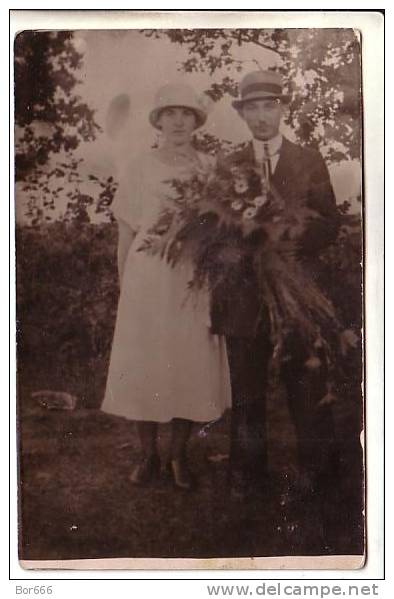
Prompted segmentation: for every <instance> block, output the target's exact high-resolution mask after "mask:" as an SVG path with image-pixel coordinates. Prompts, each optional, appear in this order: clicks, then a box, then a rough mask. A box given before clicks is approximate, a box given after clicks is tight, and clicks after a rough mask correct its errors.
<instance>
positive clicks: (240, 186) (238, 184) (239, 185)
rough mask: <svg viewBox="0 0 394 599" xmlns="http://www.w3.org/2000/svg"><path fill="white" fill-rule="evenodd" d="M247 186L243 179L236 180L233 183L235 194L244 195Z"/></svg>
mask: <svg viewBox="0 0 394 599" xmlns="http://www.w3.org/2000/svg"><path fill="white" fill-rule="evenodd" d="M248 188H249V185H248V182H247V181H246V180H245V179H236V180H235V181H234V189H235V191H236V193H245V191H248Z"/></svg>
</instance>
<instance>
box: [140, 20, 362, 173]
mask: <svg viewBox="0 0 394 599" xmlns="http://www.w3.org/2000/svg"><path fill="white" fill-rule="evenodd" d="M144 33H145V35H146V36H148V37H150V38H152V39H161V38H163V37H164V38H167V39H169V40H170V41H171V42H172V43H175V44H179V45H181V46H184V47H186V48H187V50H188V57H187V59H186V60H184V61H183V62H182V63H181V65H180V68H181V69H182V70H184V71H185V72H187V73H193V72H206V73H208V74H209V75H210V76H213V75H214V76H215V81H214V82H212V84H211V86H210V88H209V89H208V90H206V91H207V93H208V94H209V95H210V96H211V98H212V99H213V100H215V101H217V100H220V99H221V98H222V97H223V96H224V95H225V94H230V95H231V96H236V95H237V81H236V80H235V78H234V70H235V72H236V71H239V72H240V71H241V70H242V69H243V66H245V65H244V63H245V62H246V61H244V60H238V59H237V58H236V56H237V50H239V49H240V48H241V47H242V46H247V48H248V50H250V59H249V60H248V61H247V62H248V65H247V66H248V67H250V69H249V70H252V69H253V68H256V69H258V68H261V62H260V60H259V57H260V56H261V50H270V51H273V52H275V53H276V55H277V69H278V70H279V71H280V72H281V73H282V75H283V78H284V82H285V87H286V91H288V92H289V93H290V94H291V96H292V100H291V103H290V106H289V112H288V115H287V117H286V123H287V124H288V125H290V126H291V127H292V129H293V130H294V133H295V135H296V137H297V138H298V140H299V141H300V142H301V143H305V144H309V145H315V146H319V147H320V148H321V149H322V150H323V152H324V154H325V155H326V157H327V159H328V160H329V161H332V162H337V161H340V160H343V159H353V158H357V159H359V158H360V110H361V91H360V84H361V76H360V42H359V39H358V37H357V35H356V33H355V32H354V31H353V30H352V29H186V30H185V29H182V30H180V29H168V30H145V31H144ZM253 62H254V63H255V64H254V67H253V65H252V64H251V63H253Z"/></svg>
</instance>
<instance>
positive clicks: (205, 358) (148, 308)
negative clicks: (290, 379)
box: [102, 85, 231, 489]
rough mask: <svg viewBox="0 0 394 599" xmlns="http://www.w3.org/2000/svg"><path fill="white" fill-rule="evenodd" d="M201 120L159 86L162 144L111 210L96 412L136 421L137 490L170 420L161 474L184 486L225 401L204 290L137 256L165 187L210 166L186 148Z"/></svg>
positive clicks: (189, 95) (187, 92) (191, 99)
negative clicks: (106, 345) (107, 324)
mask: <svg viewBox="0 0 394 599" xmlns="http://www.w3.org/2000/svg"><path fill="white" fill-rule="evenodd" d="M206 117H207V115H206V112H205V110H204V109H203V107H202V105H201V103H200V101H199V98H198V96H197V95H196V93H195V92H194V90H193V89H192V88H190V87H189V86H185V85H167V86H164V87H163V88H161V89H160V90H159V91H158V94H157V97H156V103H155V107H154V108H153V110H152V111H151V112H150V115H149V120H150V122H151V124H152V125H153V126H154V127H156V128H157V129H160V130H161V132H162V136H163V144H162V145H161V147H160V149H157V150H152V151H150V152H148V153H146V154H144V155H141V156H139V157H138V158H137V159H136V160H135V161H133V162H132V163H131V164H128V165H127V167H126V169H125V172H124V173H123V176H122V177H121V180H120V186H119V189H118V191H117V193H116V197H115V199H114V203H113V212H114V214H115V216H116V219H117V221H118V225H119V245H118V268H119V277H120V287H121V293H120V299H119V306H118V313H117V321H116V327H115V333H114V340H113V345H112V352H111V360H110V367H109V372H108V380H107V389H106V394H105V399H104V402H103V405H102V409H103V410H104V411H105V412H108V413H111V414H116V415H118V416H123V417H125V418H128V419H130V420H133V421H136V423H137V431H138V435H139V439H140V444H141V450H142V456H141V461H140V463H139V464H138V466H137V467H136V468H135V470H134V471H133V472H132V474H131V477H130V478H131V481H132V482H133V483H135V484H147V483H149V482H151V481H153V480H154V479H155V478H156V477H157V476H158V475H159V473H160V458H159V454H158V449H157V429H158V424H159V423H162V422H170V421H171V429H172V436H171V447H170V458H169V461H168V464H167V467H168V471H169V473H170V475H171V477H172V479H173V482H174V484H175V485H176V486H177V487H180V488H183V489H190V488H192V486H193V479H192V476H191V474H190V470H189V468H188V464H187V459H186V453H187V443H188V440H189V437H190V433H191V429H192V423H193V422H208V421H212V420H216V419H218V418H220V417H221V416H222V414H223V412H224V410H225V409H226V408H227V407H229V406H230V402H231V399H230V397H231V395H230V379H229V371H228V363H227V355H226V349H225V343H224V339H223V338H221V337H218V336H214V335H212V334H211V333H210V329H209V326H210V321H209V297H208V292H201V293H199V295H198V296H197V297H190V296H188V282H189V281H190V278H191V273H192V265H191V264H182V265H177V266H175V267H171V266H169V265H168V263H167V262H166V261H165V260H163V259H161V258H160V257H159V256H152V255H150V254H148V253H147V252H146V251H143V250H142V251H141V246H142V245H143V242H144V240H145V239H146V238H147V236H148V233H149V229H150V228H151V227H152V226H154V225H155V224H156V223H157V221H158V218H159V215H160V214H161V211H162V210H163V209H164V207H165V205H166V203H167V206H168V201H169V196H170V194H171V185H170V183H169V181H170V180H171V179H174V178H182V177H187V176H188V175H189V174H190V172H191V169H193V168H195V166H196V164H198V163H200V164H201V161H204V160H207V159H208V157H207V156H204V155H201V154H199V153H197V152H196V151H195V149H194V148H193V145H192V136H193V132H194V130H195V129H196V128H198V127H200V126H201V125H203V124H204V122H205V121H206Z"/></svg>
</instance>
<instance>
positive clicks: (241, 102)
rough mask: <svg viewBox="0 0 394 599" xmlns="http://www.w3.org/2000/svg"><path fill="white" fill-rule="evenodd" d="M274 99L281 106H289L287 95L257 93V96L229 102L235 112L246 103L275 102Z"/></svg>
mask: <svg viewBox="0 0 394 599" xmlns="http://www.w3.org/2000/svg"><path fill="white" fill-rule="evenodd" d="M276 99H279V100H281V102H283V104H289V102H290V100H291V96H289V95H287V94H264V93H259V94H256V95H253V96H250V97H248V98H243V99H242V100H234V101H233V102H231V104H232V107H233V108H235V110H239V109H240V108H242V106H244V105H245V104H247V103H248V102H253V101H254V100H276Z"/></svg>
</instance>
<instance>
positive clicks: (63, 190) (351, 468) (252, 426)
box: [14, 27, 367, 568]
mask: <svg viewBox="0 0 394 599" xmlns="http://www.w3.org/2000/svg"><path fill="white" fill-rule="evenodd" d="M362 46H363V40H362V36H361V35H360V32H359V31H357V30H356V29H354V28H347V27H343V28H329V27H322V28H306V27H304V28H299V27H294V28H290V27H284V28H275V29H272V28H266V29H262V28H255V29H250V28H242V27H240V28H236V29H234V28H208V29H202V28H189V29H185V28H173V29H164V28H162V29H142V28H141V29H137V28H134V29H105V30H104V29H72V30H70V29H58V30H44V29H30V30H22V31H19V32H18V33H17V35H16V36H15V39H14V92H15V99H14V108H15V123H14V124H15V146H14V148H15V221H16V222H15V231H16V233H15V236H16V276H17V289H16V301H17V411H18V422H17V427H18V477H19V478H18V520H19V525H18V542H19V559H20V560H21V563H25V564H27V563H28V564H30V566H28V567H34V563H35V562H37V563H39V562H41V561H48V560H57V561H59V560H60V561H63V560H91V559H107V558H134V559H136V564H137V565H136V567H138V559H141V558H144V559H164V560H166V559H169V558H179V559H186V560H190V559H192V560H212V561H211V562H209V564H210V565H209V566H205V567H212V568H214V567H215V561H214V560H215V559H230V558H232V559H238V558H274V557H284V556H288V557H300V556H306V557H310V562H309V563H310V564H311V566H310V567H313V558H315V557H321V556H323V557H324V556H350V557H353V558H354V559H353V561H350V562H349V563H352V564H353V565H352V567H353V568H355V567H362V565H363V563H364V560H365V555H366V543H367V535H366V522H365V518H364V516H365V488H366V484H365V480H366V470H365V466H364V463H365V456H364V447H365V442H364V432H365V427H364V420H365V419H364V409H365V401H364V399H365V397H364V395H365V394H364V375H363V370H364V358H363V352H364V346H363V339H364V338H363V330H364V323H363V305H364V304H363V274H364V273H363V263H364V257H363V222H364V220H363V215H364V210H363V206H364V198H363V191H362V190H363V163H362V156H363V145H362V131H363V86H362V77H361V62H362V61H361V58H362V50H363V49H362ZM205 563H206V564H207V562H205ZM31 564H33V565H31ZM161 567H164V566H163V565H162V566H161Z"/></svg>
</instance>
